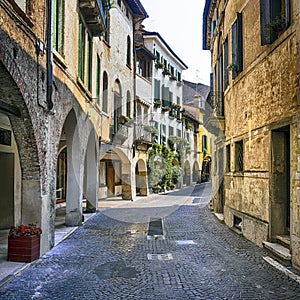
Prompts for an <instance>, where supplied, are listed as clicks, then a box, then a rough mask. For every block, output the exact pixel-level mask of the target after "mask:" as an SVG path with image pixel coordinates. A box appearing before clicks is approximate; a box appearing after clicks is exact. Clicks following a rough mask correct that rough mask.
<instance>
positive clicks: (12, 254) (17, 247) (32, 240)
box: [7, 224, 42, 262]
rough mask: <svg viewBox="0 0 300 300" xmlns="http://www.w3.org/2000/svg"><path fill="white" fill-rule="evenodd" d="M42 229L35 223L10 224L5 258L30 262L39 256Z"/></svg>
mask: <svg viewBox="0 0 300 300" xmlns="http://www.w3.org/2000/svg"><path fill="white" fill-rule="evenodd" d="M41 234H42V229H41V228H40V227H37V226H36V224H29V225H23V224H22V225H20V226H18V227H15V226H11V228H10V231H9V234H8V249H7V260H8V261H18V262H31V261H34V260H36V259H38V258H39V257H40V236H41Z"/></svg>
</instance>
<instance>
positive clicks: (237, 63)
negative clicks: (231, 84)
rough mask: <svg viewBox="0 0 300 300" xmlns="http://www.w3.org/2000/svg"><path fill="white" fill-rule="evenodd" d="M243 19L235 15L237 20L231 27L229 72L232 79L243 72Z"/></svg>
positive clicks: (238, 14) (240, 15) (239, 14)
mask: <svg viewBox="0 0 300 300" xmlns="http://www.w3.org/2000/svg"><path fill="white" fill-rule="evenodd" d="M242 25H243V19H242V14H241V13H237V19H236V21H235V22H234V23H233V25H232V30H231V33H232V53H231V55H232V56H231V62H232V65H231V70H232V79H234V78H236V76H237V75H238V73H240V72H241V71H242V70H243V26H242Z"/></svg>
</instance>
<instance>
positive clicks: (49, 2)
mask: <svg viewBox="0 0 300 300" xmlns="http://www.w3.org/2000/svg"><path fill="white" fill-rule="evenodd" d="M52 1H53V0H47V25H46V26H47V28H46V44H47V46H46V60H47V61H46V69H47V90H46V100H47V107H48V112H51V110H52V108H53V102H52V87H53V53H52V47H53V41H52V10H53V3H52Z"/></svg>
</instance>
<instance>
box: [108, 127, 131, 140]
mask: <svg viewBox="0 0 300 300" xmlns="http://www.w3.org/2000/svg"><path fill="white" fill-rule="evenodd" d="M128 130H129V129H128V126H126V125H122V124H118V126H117V128H114V126H111V140H112V142H113V144H118V145H122V144H123V143H124V142H125V141H126V140H127V139H128V136H129V133H128Z"/></svg>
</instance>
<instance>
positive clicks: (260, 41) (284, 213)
mask: <svg viewBox="0 0 300 300" xmlns="http://www.w3.org/2000/svg"><path fill="white" fill-rule="evenodd" d="M271 2H272V1H271ZM266 3H269V2H268V1H264V0H261V1H259V0H250V1H225V2H224V1H207V3H206V11H205V14H204V15H205V17H206V19H205V21H204V22H205V29H206V30H207V31H206V34H207V35H206V38H205V39H206V47H207V49H210V50H211V52H212V70H213V72H214V81H213V87H212V88H213V91H212V95H211V96H212V99H213V101H214V105H215V111H214V113H215V119H214V121H215V123H214V124H213V122H212V118H211V119H210V120H208V123H209V121H210V124H211V125H212V124H213V126H211V129H215V132H218V134H219V135H218V139H217V140H216V143H215V146H214V147H215V149H214V151H215V156H216V167H215V170H217V171H219V172H217V175H216V178H215V180H214V190H215V195H216V197H215V199H214V202H215V203H214V207H215V209H216V210H219V212H222V211H223V212H224V218H225V223H226V224H227V225H228V226H230V227H235V228H237V229H238V230H241V232H242V233H243V235H244V236H245V237H247V238H248V239H250V240H252V241H253V242H255V243H257V244H258V245H260V246H261V245H262V242H263V241H271V242H277V240H278V236H287V237H288V239H290V246H289V248H290V251H291V254H292V261H293V263H294V265H295V266H297V267H299V266H300V252H299V238H300V235H299V228H300V227H299V213H300V210H299V200H298V197H299V194H298V193H297V192H298V190H299V178H298V177H299V176H298V172H299V166H298V156H299V143H298V135H299V129H298V128H299V3H298V1H293V0H291V1H282V5H281V9H285V10H284V11H282V12H281V15H280V16H281V18H283V17H282V16H285V17H284V22H285V23H282V24H281V26H282V27H281V28H280V31H277V32H275V29H272V30H273V31H274V33H273V31H272V34H273V36H272V37H271V38H273V40H271V41H270V40H269V41H268V42H264V39H265V38H266V36H267V35H268V34H269V32H270V26H273V25H272V24H273V23H272V22H271V21H270V22H269V23H266V25H265V27H264V26H262V25H261V24H263V22H265V20H264V13H265V11H266V9H264V8H263V6H262V5H265V4H266ZM275 4H276V3H275V2H274V1H273V4H272V3H271V4H270V7H271V8H272V7H274V6H275ZM274 9H275V8H274ZM267 26H269V27H267ZM268 28H269V29H268ZM272 28H273V27H272ZM216 106H217V110H216ZM220 106H223V107H224V112H223V113H221V114H220V111H219V110H218V108H220ZM224 120H225V121H224ZM218 141H220V142H219V143H218ZM223 174H224V179H223ZM220 193H221V195H220Z"/></svg>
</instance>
